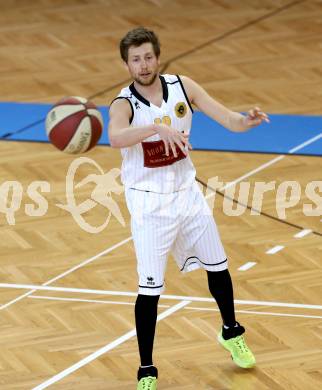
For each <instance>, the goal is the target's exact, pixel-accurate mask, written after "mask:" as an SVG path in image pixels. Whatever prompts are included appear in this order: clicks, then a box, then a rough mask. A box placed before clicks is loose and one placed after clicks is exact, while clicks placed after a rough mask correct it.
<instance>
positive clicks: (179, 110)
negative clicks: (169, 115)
mask: <svg viewBox="0 0 322 390" xmlns="http://www.w3.org/2000/svg"><path fill="white" fill-rule="evenodd" d="M174 111H175V112H176V115H177V117H178V118H183V117H184V116H185V115H186V113H187V105H186V103H184V102H179V103H177V104H176V106H175V109H174Z"/></svg>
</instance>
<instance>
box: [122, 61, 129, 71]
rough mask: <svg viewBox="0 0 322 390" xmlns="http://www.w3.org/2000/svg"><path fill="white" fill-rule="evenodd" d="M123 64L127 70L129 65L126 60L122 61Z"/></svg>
mask: <svg viewBox="0 0 322 390" xmlns="http://www.w3.org/2000/svg"><path fill="white" fill-rule="evenodd" d="M123 66H124V68H125V69H126V70H127V71H129V66H128V64H127V62H125V61H123Z"/></svg>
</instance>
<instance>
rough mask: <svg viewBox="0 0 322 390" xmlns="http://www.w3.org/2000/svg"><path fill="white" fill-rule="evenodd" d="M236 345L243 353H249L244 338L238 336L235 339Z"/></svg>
mask: <svg viewBox="0 0 322 390" xmlns="http://www.w3.org/2000/svg"><path fill="white" fill-rule="evenodd" d="M235 345H236V346H237V347H238V349H239V350H240V352H241V353H248V352H249V349H248V347H247V345H246V342H245V339H244V337H243V336H237V337H236V338H235Z"/></svg>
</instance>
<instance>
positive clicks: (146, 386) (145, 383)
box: [137, 376, 157, 390]
mask: <svg viewBox="0 0 322 390" xmlns="http://www.w3.org/2000/svg"><path fill="white" fill-rule="evenodd" d="M137 390H157V378H156V377H155V376H146V377H144V378H141V380H140V381H139V383H138V387H137Z"/></svg>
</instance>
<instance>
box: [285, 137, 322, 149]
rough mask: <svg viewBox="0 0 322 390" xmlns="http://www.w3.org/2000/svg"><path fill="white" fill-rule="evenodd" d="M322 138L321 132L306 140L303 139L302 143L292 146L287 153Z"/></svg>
mask: <svg viewBox="0 0 322 390" xmlns="http://www.w3.org/2000/svg"><path fill="white" fill-rule="evenodd" d="M320 138H322V133H320V134H318V135H316V136H315V137H312V138H310V139H308V140H307V141H304V142H303V143H302V144H300V145H297V146H295V147H294V148H292V149H290V150H289V151H288V153H290V154H292V153H294V152H297V151H298V150H300V149H303V148H304V147H305V146H307V145H310V144H312V143H313V142H315V141H317V140H319V139H320Z"/></svg>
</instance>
